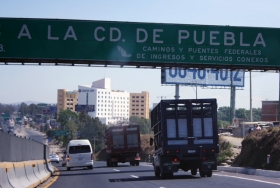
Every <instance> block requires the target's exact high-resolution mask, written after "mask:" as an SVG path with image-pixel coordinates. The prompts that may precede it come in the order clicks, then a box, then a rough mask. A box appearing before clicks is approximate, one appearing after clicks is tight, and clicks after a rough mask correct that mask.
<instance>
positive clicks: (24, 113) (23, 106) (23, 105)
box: [18, 102, 28, 116]
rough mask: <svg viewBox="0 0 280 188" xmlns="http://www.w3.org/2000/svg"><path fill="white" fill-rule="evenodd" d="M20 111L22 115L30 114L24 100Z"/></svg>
mask: <svg viewBox="0 0 280 188" xmlns="http://www.w3.org/2000/svg"><path fill="white" fill-rule="evenodd" d="M18 112H20V113H21V115H22V116H26V115H27V114H28V105H27V104H25V103H24V102H23V103H21V104H20V107H19V109H18Z"/></svg>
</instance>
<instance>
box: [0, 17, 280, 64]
mask: <svg viewBox="0 0 280 188" xmlns="http://www.w3.org/2000/svg"><path fill="white" fill-rule="evenodd" d="M0 26H1V27H0V33H1V34H0V62H1V61H2V62H13V61H15V62H37V63H44V62H55V63H57V62H68V63H69V62H71V63H76V64H79V63H80V64H91V63H93V64H94V63H95V64H106V65H107V64H114V65H116V64H117V65H118V64H119V65H137V66H142V65H151V66H161V67H162V66H173V67H180V66H187V67H196V68H199V67H206V68H209V67H220V68H229V67H233V68H240V69H242V68H248V67H250V68H251V69H257V68H270V69H279V68H280V53H279V52H280V35H279V33H280V29H279V28H260V27H232V26H215V25H188V24H162V23H136V22H109V21H89V20H62V19H26V18H0Z"/></svg>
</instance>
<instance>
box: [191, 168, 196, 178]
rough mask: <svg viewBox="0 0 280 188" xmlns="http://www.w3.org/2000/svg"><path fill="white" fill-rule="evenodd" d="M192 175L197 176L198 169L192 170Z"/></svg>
mask: <svg viewBox="0 0 280 188" xmlns="http://www.w3.org/2000/svg"><path fill="white" fill-rule="evenodd" d="M191 174H192V175H193V176H195V175H196V174H197V169H196V168H193V169H191Z"/></svg>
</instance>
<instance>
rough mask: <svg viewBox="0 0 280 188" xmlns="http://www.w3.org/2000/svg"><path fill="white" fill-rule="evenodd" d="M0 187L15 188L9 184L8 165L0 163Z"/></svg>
mask: <svg viewBox="0 0 280 188" xmlns="http://www.w3.org/2000/svg"><path fill="white" fill-rule="evenodd" d="M0 187H2V188H13V187H12V185H11V184H10V183H9V180H8V175H7V171H6V165H5V164H4V163H0Z"/></svg>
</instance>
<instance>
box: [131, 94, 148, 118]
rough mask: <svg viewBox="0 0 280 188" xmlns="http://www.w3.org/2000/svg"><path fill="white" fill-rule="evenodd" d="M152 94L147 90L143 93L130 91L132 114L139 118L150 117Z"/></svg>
mask: <svg viewBox="0 0 280 188" xmlns="http://www.w3.org/2000/svg"><path fill="white" fill-rule="evenodd" d="M149 104H150V94H149V92H147V91H142V93H130V116H137V117H139V118H145V119H149V118H150V115H149V114H150V109H149Z"/></svg>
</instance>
